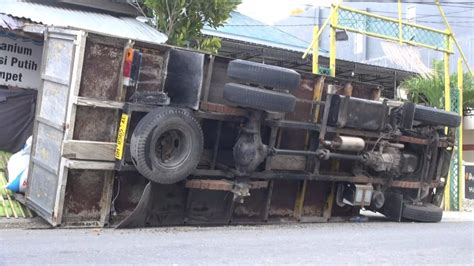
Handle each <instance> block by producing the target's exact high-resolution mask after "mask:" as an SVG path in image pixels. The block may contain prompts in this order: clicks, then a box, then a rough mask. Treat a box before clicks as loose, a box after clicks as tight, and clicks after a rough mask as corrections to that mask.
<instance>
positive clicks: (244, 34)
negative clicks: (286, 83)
mask: <svg viewBox="0 0 474 266" xmlns="http://www.w3.org/2000/svg"><path fill="white" fill-rule="evenodd" d="M202 33H203V34H206V35H211V36H216V37H221V38H226V39H232V40H238V41H243V42H249V43H255V44H260V45H264V46H269V47H274V48H281V49H285V50H290V51H297V52H302V51H304V50H305V49H306V47H308V45H309V43H308V42H306V41H305V40H302V39H299V38H297V37H295V36H293V35H291V34H288V33H286V32H284V31H282V30H280V29H278V28H276V27H274V26H271V25H267V24H264V23H262V22H260V21H258V20H255V19H252V18H250V17H248V16H245V15H242V14H240V13H239V12H232V14H231V18H230V19H229V20H228V21H227V22H226V24H225V25H224V26H222V27H219V28H217V29H213V28H211V27H205V28H204V29H203V30H202Z"/></svg>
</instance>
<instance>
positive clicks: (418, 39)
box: [337, 7, 449, 50]
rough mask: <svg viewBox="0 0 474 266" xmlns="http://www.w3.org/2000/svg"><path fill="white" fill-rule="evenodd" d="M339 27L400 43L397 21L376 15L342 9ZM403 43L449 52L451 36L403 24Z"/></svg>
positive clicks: (339, 16) (340, 10) (339, 15)
mask: <svg viewBox="0 0 474 266" xmlns="http://www.w3.org/2000/svg"><path fill="white" fill-rule="evenodd" d="M337 14H338V26H339V27H341V28H344V29H347V30H348V31H354V32H359V33H365V34H372V35H376V36H379V37H382V38H384V39H390V40H394V41H398V40H399V38H400V27H399V26H400V25H399V23H398V21H397V20H394V19H391V18H384V17H380V16H376V15H369V14H365V13H363V12H360V11H353V10H349V9H345V7H340V8H339V9H338V13H337ZM401 30H402V34H401V37H402V41H403V42H405V43H411V44H415V45H422V46H428V47H430V48H433V49H436V50H438V49H439V50H448V45H447V43H448V42H447V40H448V36H449V34H447V33H443V32H439V31H436V30H433V29H429V28H425V27H422V26H417V25H413V24H407V23H405V22H402V28H401Z"/></svg>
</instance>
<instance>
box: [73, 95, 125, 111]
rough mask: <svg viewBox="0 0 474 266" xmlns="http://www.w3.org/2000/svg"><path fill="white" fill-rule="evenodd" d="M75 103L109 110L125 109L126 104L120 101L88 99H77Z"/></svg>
mask: <svg viewBox="0 0 474 266" xmlns="http://www.w3.org/2000/svg"><path fill="white" fill-rule="evenodd" d="M75 103H76V104H77V105H80V106H90V107H94V108H95V107H100V108H109V109H123V107H124V105H125V103H124V102H118V101H108V100H98V99H92V98H88V97H76V98H75Z"/></svg>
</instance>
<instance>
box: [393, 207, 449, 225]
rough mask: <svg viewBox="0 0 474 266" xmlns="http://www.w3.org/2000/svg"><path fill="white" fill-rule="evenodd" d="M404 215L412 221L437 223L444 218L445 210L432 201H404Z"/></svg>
mask: <svg viewBox="0 0 474 266" xmlns="http://www.w3.org/2000/svg"><path fill="white" fill-rule="evenodd" d="M402 217H403V218H405V219H408V220H411V221H417V222H427V223H437V222H440V221H441V218H443V210H442V209H441V208H440V207H438V206H435V205H433V204H430V203H423V205H412V204H406V203H404V204H403V210H402Z"/></svg>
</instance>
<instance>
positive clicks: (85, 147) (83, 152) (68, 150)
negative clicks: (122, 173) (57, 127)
mask: <svg viewBox="0 0 474 266" xmlns="http://www.w3.org/2000/svg"><path fill="white" fill-rule="evenodd" d="M115 146H116V144H115V143H113V142H99V141H87V140H66V141H64V143H63V152H62V154H63V157H65V158H68V159H80V160H91V161H110V162H113V161H115V156H114V153H115Z"/></svg>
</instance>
